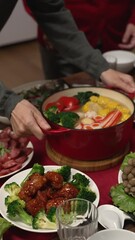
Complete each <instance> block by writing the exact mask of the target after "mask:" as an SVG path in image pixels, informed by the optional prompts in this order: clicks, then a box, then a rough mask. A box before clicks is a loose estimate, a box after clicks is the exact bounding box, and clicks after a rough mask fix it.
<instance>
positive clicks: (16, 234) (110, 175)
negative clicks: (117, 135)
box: [0, 129, 135, 240]
mask: <svg viewBox="0 0 135 240" xmlns="http://www.w3.org/2000/svg"><path fill="white" fill-rule="evenodd" d="M134 133H135V129H133V134H132V141H131V151H135V134H134ZM31 141H32V143H33V146H34V152H35V153H34V157H33V159H32V161H31V162H30V164H29V165H28V166H27V168H28V167H32V166H33V163H36V162H38V163H39V164H43V165H56V164H55V163H54V162H52V161H51V160H50V159H49V158H48V157H47V155H46V151H45V140H43V141H39V140H37V139H36V138H34V137H32V138H31ZM119 167H120V164H118V165H117V166H116V167H113V168H110V169H107V170H102V171H97V172H87V174H88V175H89V176H90V177H91V178H92V179H93V180H94V181H95V183H96V184H97V186H98V188H99V192H100V203H99V204H100V205H101V204H109V203H111V198H110V197H109V191H110V188H111V186H113V185H115V184H116V183H117V180H118V171H119ZM4 181H5V179H3V180H1V182H0V183H1V184H2V182H4ZM33 238H35V239H36V240H51V239H52V240H53V239H57V233H51V234H46V233H44V234H43V233H41V234H40V233H32V232H27V231H24V230H21V229H18V228H16V227H13V228H11V229H10V230H9V231H8V232H7V233H6V234H5V236H4V240H29V239H33Z"/></svg>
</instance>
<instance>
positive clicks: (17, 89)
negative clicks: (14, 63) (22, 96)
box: [0, 80, 47, 125]
mask: <svg viewBox="0 0 135 240" xmlns="http://www.w3.org/2000/svg"><path fill="white" fill-rule="evenodd" d="M45 81H47V80H41V81H32V82H28V83H25V84H22V85H20V86H18V87H15V88H13V89H12V90H13V91H14V92H15V93H20V92H21V91H27V90H30V89H31V88H34V87H37V88H39V87H41V86H42V85H43V84H45ZM0 122H1V123H3V124H7V125H9V124H10V121H9V119H8V118H7V117H3V116H0Z"/></svg>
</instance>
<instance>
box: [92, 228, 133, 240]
mask: <svg viewBox="0 0 135 240" xmlns="http://www.w3.org/2000/svg"><path fill="white" fill-rule="evenodd" d="M88 240H135V233H134V232H131V231H128V230H125V229H105V230H101V231H99V232H97V233H95V234H93V235H92V236H91V237H89V238H88Z"/></svg>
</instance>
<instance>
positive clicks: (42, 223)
mask: <svg viewBox="0 0 135 240" xmlns="http://www.w3.org/2000/svg"><path fill="white" fill-rule="evenodd" d="M32 227H33V228H34V229H56V223H54V222H50V221H49V219H48V218H47V216H46V214H45V211H44V210H40V211H39V212H38V213H37V214H36V216H35V217H34V218H33V221H32Z"/></svg>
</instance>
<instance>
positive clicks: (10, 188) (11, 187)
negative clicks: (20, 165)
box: [4, 182, 21, 196]
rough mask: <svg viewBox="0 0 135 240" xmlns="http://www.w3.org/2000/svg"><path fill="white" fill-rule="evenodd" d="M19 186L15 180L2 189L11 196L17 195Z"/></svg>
mask: <svg viewBox="0 0 135 240" xmlns="http://www.w3.org/2000/svg"><path fill="white" fill-rule="evenodd" d="M20 188H21V187H20V186H19V185H18V184H17V183H16V182H12V183H9V184H6V185H5V186H4V190H5V191H6V192H8V193H9V194H10V195H12V196H14V195H18V193H19V192H20Z"/></svg>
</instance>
